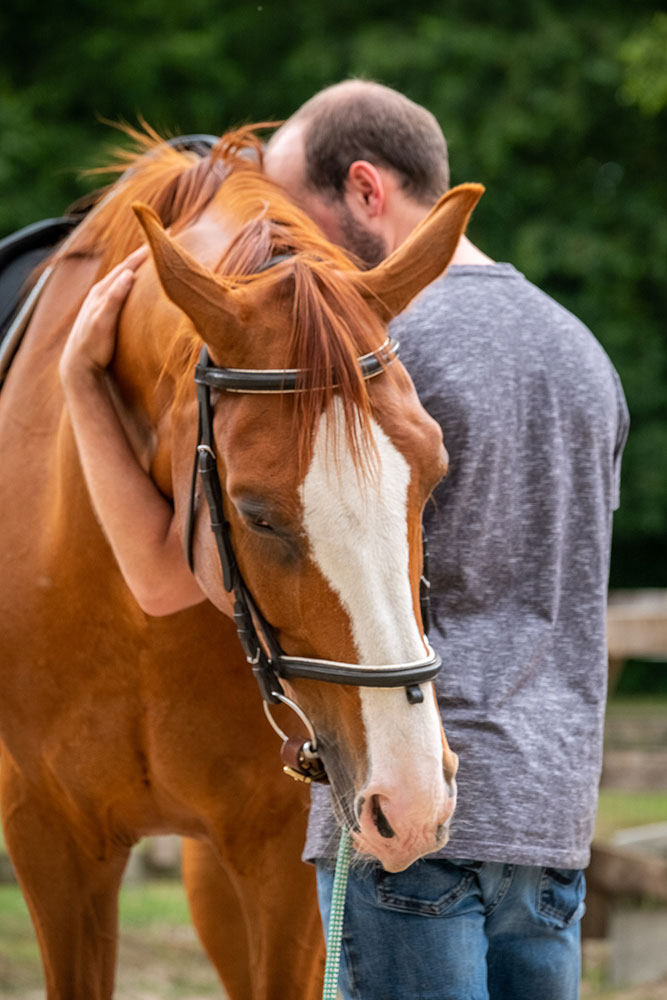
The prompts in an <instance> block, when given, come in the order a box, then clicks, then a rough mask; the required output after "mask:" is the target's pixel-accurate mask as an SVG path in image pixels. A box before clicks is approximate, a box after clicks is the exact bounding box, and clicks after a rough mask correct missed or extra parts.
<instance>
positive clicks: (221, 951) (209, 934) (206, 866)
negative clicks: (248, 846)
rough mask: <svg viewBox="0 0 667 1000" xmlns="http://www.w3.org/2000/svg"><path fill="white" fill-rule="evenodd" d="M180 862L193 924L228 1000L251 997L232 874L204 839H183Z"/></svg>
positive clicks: (242, 921) (242, 923) (244, 930)
mask: <svg viewBox="0 0 667 1000" xmlns="http://www.w3.org/2000/svg"><path fill="white" fill-rule="evenodd" d="M181 862H182V873H183V884H184V886H185V892H186V895H187V899H188V905H189V907H190V914H191V916H192V923H193V924H194V927H195V930H196V931H197V934H198V936H199V940H200V941H201V943H202V945H203V946H204V949H205V951H206V954H207V955H208V957H209V958H210V960H211V962H212V963H213V965H214V966H215V969H216V971H217V973H218V975H219V976H220V979H221V980H222V983H223V985H224V987H225V990H226V991H227V994H228V996H229V1000H252V998H253V997H254V993H253V987H252V979H251V973H250V952H249V949H248V929H247V928H246V924H245V914H244V913H243V910H242V909H241V904H240V901H239V898H238V895H237V893H236V889H235V888H234V884H233V882H232V880H231V878H230V877H229V874H228V873H227V872H226V871H225V869H224V867H223V865H222V864H221V861H220V858H219V856H218V855H217V854H216V852H215V851H214V849H213V847H212V846H211V845H210V844H208V843H206V842H205V841H202V840H191V839H189V838H184V840H183V841H182V858H181Z"/></svg>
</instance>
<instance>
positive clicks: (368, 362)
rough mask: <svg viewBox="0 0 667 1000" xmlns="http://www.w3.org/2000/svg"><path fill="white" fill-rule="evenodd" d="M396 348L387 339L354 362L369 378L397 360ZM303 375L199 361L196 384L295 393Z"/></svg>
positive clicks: (297, 371) (286, 370) (295, 371)
mask: <svg viewBox="0 0 667 1000" xmlns="http://www.w3.org/2000/svg"><path fill="white" fill-rule="evenodd" d="M398 348H399V344H398V341H396V340H392V339H391V338H390V337H387V339H386V340H385V342H384V343H383V344H381V345H380V347H379V348H378V349H377V351H372V352H370V353H369V354H363V355H362V356H361V357H360V358H358V359H357V363H358V365H359V369H360V372H361V377H362V378H363V379H369V378H373V377H374V376H375V375H379V374H380V373H381V372H383V371H384V370H385V369H386V368H387V367H388V366H389V365H390V364H391V363H392V362H393V361H394V359H395V358H397V357H398ZM304 374H305V372H304V371H303V370H302V369H300V368H261V369H255V368H215V367H213V366H212V365H207V364H203V363H202V362H201V361H200V363H199V364H198V365H196V367H195V382H197V383H198V384H199V385H207V386H208V387H209V388H210V389H221V390H225V391H226V392H243V393H245V392H298V391H299V390H300V389H301V384H300V383H301V382H302V380H303V376H304ZM334 385H335V382H334Z"/></svg>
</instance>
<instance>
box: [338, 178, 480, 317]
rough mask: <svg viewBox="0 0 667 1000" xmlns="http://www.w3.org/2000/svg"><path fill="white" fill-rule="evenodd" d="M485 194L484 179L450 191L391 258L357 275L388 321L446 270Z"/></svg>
mask: <svg viewBox="0 0 667 1000" xmlns="http://www.w3.org/2000/svg"><path fill="white" fill-rule="evenodd" d="M483 193H484V187H483V186H482V185H481V184H459V186H458V187H455V188H452V189H451V190H450V191H447V193H446V194H444V195H443V196H442V198H441V199H440V201H438V202H437V204H436V205H434V207H433V208H432V209H431V211H430V212H429V214H428V215H427V216H426V218H425V219H423V220H422V222H420V223H419V225H418V226H417V227H416V228H415V229H414V231H413V232H412V233H411V234H410V236H408V238H407V240H405V242H404V243H401V245H400V246H399V247H398V249H396V250H395V251H394V252H393V253H392V254H391V255H390V256H389V257H387V259H386V260H384V261H383V262H382V263H381V264H379V265H378V266H377V267H374V268H372V270H370V271H360V272H359V273H358V274H355V275H354V277H353V281H354V282H355V284H356V286H357V288H358V290H359V291H360V292H361V294H362V295H363V296H364V298H366V299H367V300H368V304H369V305H370V307H371V308H372V309H373V310H374V311H375V312H376V313H377V314H378V316H379V317H380V319H381V320H382V321H383V323H388V322H389V320H391V319H393V318H394V316H397V315H398V314H399V313H400V312H402V311H403V310H404V309H405V307H406V306H407V305H408V303H409V302H410V301H411V299H413V298H414V297H415V295H417V294H418V293H419V292H421V290H422V289H423V288H425V287H426V285H429V284H430V283H431V282H432V281H435V279H436V278H437V277H438V276H439V275H440V274H442V272H443V271H444V270H445V268H446V267H447V265H448V264H449V262H450V260H451V259H452V257H453V255H454V251H455V250H456V245H457V243H458V241H459V239H460V237H461V236H462V234H463V233H464V232H465V228H466V226H467V225H468V219H469V218H470V216H471V214H472V211H473V209H474V207H475V205H476V204H477V202H478V201H479V199H480V198H481V197H482V194H483Z"/></svg>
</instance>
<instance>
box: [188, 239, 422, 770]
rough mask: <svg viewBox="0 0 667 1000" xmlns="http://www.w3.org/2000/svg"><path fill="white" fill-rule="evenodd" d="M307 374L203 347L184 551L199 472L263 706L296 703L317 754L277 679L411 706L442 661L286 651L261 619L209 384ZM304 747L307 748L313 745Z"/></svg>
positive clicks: (380, 363)
mask: <svg viewBox="0 0 667 1000" xmlns="http://www.w3.org/2000/svg"><path fill="white" fill-rule="evenodd" d="M279 259H283V258H273V259H272V261H271V262H270V263H271V264H274V263H278V262H279ZM397 356H398V343H397V342H396V341H393V340H391V339H387V340H386V341H385V343H384V344H383V345H382V346H381V347H380V348H379V350H378V351H376V352H373V353H371V354H366V355H364V356H363V357H360V358H359V359H358V364H359V368H360V371H361V375H362V377H363V378H364V379H369V378H373V377H374V376H376V375H379V374H380V373H381V372H383V371H384V370H385V368H386V367H387V366H388V365H390V364H391V363H392V361H393V360H394V359H395V358H396V357H397ZM302 375H303V373H302V372H301V371H300V370H298V369H284V370H283V369H281V370H272V369H239V368H217V367H215V366H214V365H213V364H212V363H211V359H210V357H209V353H208V349H207V347H206V346H204V347H202V350H201V353H200V356H199V363H198V364H197V366H196V368H195V383H196V385H197V402H198V409H199V419H198V433H197V447H196V452H195V459H194V466H193V470H192V482H191V487H190V505H189V511H188V518H187V525H186V533H185V553H186V557H187V560H188V565H189V566H190V569H194V548H193V542H194V529H195V521H196V493H197V479H198V477H201V481H202V486H203V490H204V494H205V496H206V500H207V503H208V509H209V514H210V520H211V530H212V531H213V534H214V536H215V540H216V545H217V549H218V554H219V557H220V563H221V567H222V580H223V584H224V587H225V589H226V590H227V591H228V592H229V593H233V594H234V622H235V624H236V630H237V633H238V637H239V640H240V642H241V645H242V646H243V650H244V652H245V654H246V658H247V660H248V663H249V664H250V665H251V666H252V670H253V673H254V675H255V678H256V680H257V683H258V685H259V690H260V692H261V695H262V698H263V700H264V704H265V710H266V709H267V707H268V706H269V705H275V704H277V703H279V702H284V703H287V704H289V705H290V707H292V708H295V710H297V711H298V714H299V715H300V717H301V718H302V719H303V720H304V722H306V725H307V726H308V728H309V730H310V732H311V736H312V739H311V744H312V746H311V750H313V751H314V750H315V749H316V739H315V737H314V730H313V729H312V726H311V725H310V724H309V722H308V720H307V719H306V718H305V717H304V715H303V713H302V712H301V711H300V710H298V708H297V707H296V706H295V705H294V703H293V702H290V701H289V700H288V699H286V697H285V695H284V692H283V688H282V685H281V683H280V678H284V679H285V680H291V679H293V678H306V679H309V680H317V681H326V682H328V683H330V684H344V685H350V686H355V687H381V688H390V687H404V688H405V691H406V696H407V699H408V701H409V702H410V704H419V703H421V702H423V700H424V695H423V692H422V691H421V689H420V687H419V685H420V684H423V683H425V682H426V681H430V680H432V679H433V678H434V677H435V676H436V674H437V673H438V671H439V669H440V666H441V660H440V657H439V656H438V654H437V653H435V652H434V651H433V650H432V649H431V648H430V647H428V649H429V653H428V656H426V657H425V658H424V659H421V660H416V661H414V662H411V663H397V664H383V665H366V664H354V663H340V662H336V661H333V660H321V659H315V658H310V657H300V656H288V655H287V654H286V653H285V652H284V651H283V650H282V648H281V646H280V643H279V641H278V638H277V636H276V633H275V630H274V629H273V627H272V626H271V625H270V623H269V622H267V620H266V619H265V618H264V616H263V614H262V612H261V610H260V609H259V608H258V607H257V604H256V602H255V600H254V598H253V596H252V594H251V593H250V591H249V590H248V587H247V585H246V583H245V580H244V579H243V576H242V574H241V571H240V569H239V566H238V563H237V561H236V557H235V554H234V549H233V546H232V540H231V535H230V527H229V523H228V521H227V519H226V517H225V513H224V506H223V493H222V486H221V483H220V477H219V475H218V468H217V460H216V451H215V439H214V435H213V405H212V402H211V389H216V390H222V391H226V392H242V393H285V392H295V391H299V386H300V383H301V378H302ZM424 557H425V558H426V551H424ZM426 573H427V569H426V562H425V563H424V572H423V575H422V582H421V592H420V602H421V610H422V618H423V621H424V627H425V628H428V580H427V577H426ZM427 645H428V644H427ZM267 715H268V717H269V721H270V722H271V723H272V725H274V728H276V730H277V731H278V732H280V734H281V735H282V736H284V734H283V733H282V731H281V730H279V729H278V727H277V726H276V725H275V723H274V722H273V719H272V717H271V715H270V713H269V712H267ZM307 746H310V744H308V745H307ZM313 780H316V779H313Z"/></svg>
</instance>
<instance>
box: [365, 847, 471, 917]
mask: <svg viewBox="0 0 667 1000" xmlns="http://www.w3.org/2000/svg"><path fill="white" fill-rule="evenodd" d="M474 879H475V872H474V871H472V870H470V868H464V867H463V866H460V865H458V864H455V863H453V862H451V861H445V860H442V859H440V858H438V859H434V860H432V861H418V862H417V863H416V864H414V865H411V866H410V868H408V869H406V871H403V872H396V873H391V872H386V871H382V870H381V871H378V872H377V875H376V894H377V902H378V904H379V905H380V906H382V907H385V908H386V909H390V910H398V911H400V912H402V913H415V914H420V915H421V916H425V917H439V916H442V915H443V914H445V913H447V912H448V911H449V910H451V909H452V907H453V906H454V905H455V904H456V903H458V902H459V900H461V899H462V898H463V897H464V896H465V895H466V893H467V892H468V891H469V889H470V887H471V885H472V883H473V881H474Z"/></svg>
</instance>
